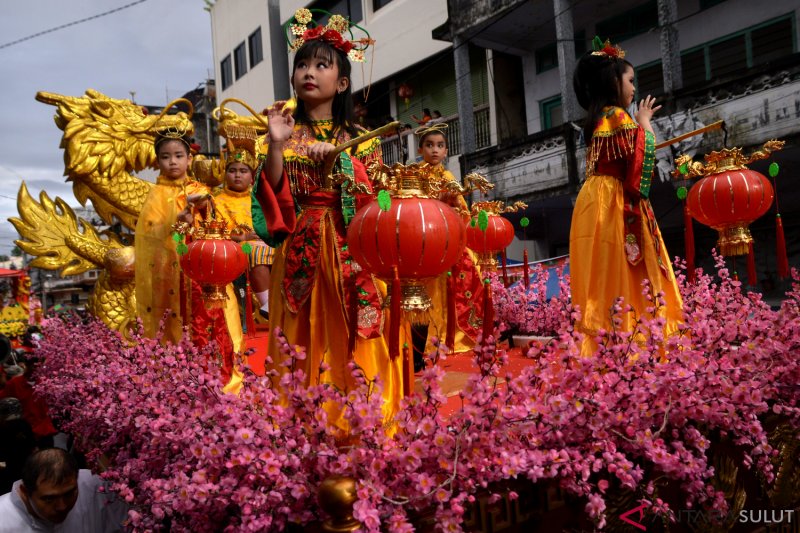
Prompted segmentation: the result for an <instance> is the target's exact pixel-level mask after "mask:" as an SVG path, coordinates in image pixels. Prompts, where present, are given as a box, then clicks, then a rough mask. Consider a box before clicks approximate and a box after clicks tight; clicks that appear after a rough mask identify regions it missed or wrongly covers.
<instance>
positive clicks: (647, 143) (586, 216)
mask: <svg viewBox="0 0 800 533" xmlns="http://www.w3.org/2000/svg"><path fill="white" fill-rule="evenodd" d="M624 57H625V53H624V52H623V51H622V50H621V49H620V48H619V47H614V46H611V44H610V43H608V41H606V42H605V43H600V42H599V39H598V38H595V50H594V51H593V52H588V53H587V54H585V55H584V56H583V57H581V59H580V60H579V62H578V65H577V67H576V69H575V75H574V78H573V85H574V88H575V93H576V94H577V97H578V102H579V103H580V105H581V106H582V107H583V108H584V109H586V110H587V111H588V117H587V119H586V125H585V127H584V138H585V139H587V151H586V181H585V183H584V184H583V187H582V188H581V190H580V193H579V194H578V199H577V201H576V202H575V209H574V211H573V214H572V226H571V228H570V239H569V241H570V242H569V253H570V280H571V281H570V283H571V291H572V302H573V304H575V305H576V306H577V307H579V308H580V312H581V320H580V322H579V323H578V324H576V327H577V329H578V330H579V331H581V332H582V333H584V334H585V335H586V338H585V340H584V344H583V346H582V353H583V354H584V355H588V354H591V353H593V352H594V350H595V348H596V344H595V342H594V340H593V337H594V336H595V335H597V333H598V331H599V330H601V329H605V330H607V331H611V330H612V328H616V329H617V330H623V331H632V330H633V328H634V325H635V321H636V319H637V318H638V317H642V316H644V315H646V314H647V308H648V307H651V306H653V305H654V304H653V302H650V301H648V300H647V299H646V298H645V296H644V295H643V294H642V281H643V280H644V279H649V280H650V283H651V286H652V292H653V294H656V293H658V292H659V291H663V292H664V301H665V303H666V305H665V306H663V307H661V308H660V310H659V312H658V316H660V317H663V318H664V319H665V320H666V324H665V328H664V333H665V335H668V334H671V333H673V332H675V331H677V328H678V323H679V322H680V320H681V318H682V301H681V297H680V293H679V290H678V285H677V282H676V280H675V274H674V273H673V271H672V266H671V263H670V260H669V255H668V254H667V250H666V247H665V246H664V241H663V240H662V238H661V232H660V231H659V229H658V224H656V219H655V216H654V215H653V210H652V207H651V206H650V201H649V199H648V197H649V194H650V182H651V179H652V175H653V165H654V162H655V144H656V143H655V135H654V133H653V128H652V126H651V124H650V119H651V118H652V116H653V114H654V113H655V112H656V111H658V110H659V109H660V108H661V106H657V105H655V99H654V98H652V97H650V96H647V97H646V98H645V99H643V100H642V101H641V102H640V103H639V106H638V111H637V112H636V122H634V121H633V119H632V118H631V117H630V115H628V113H627V112H626V111H625V108H627V107H628V106H630V105H631V104H632V103H633V96H634V84H633V81H634V72H633V66H632V65H631V64H630V63H629V62H627V61H625V59H624ZM619 296H621V297H623V298H624V302H625V304H629V305H631V306H632V307H633V309H634V311H635V313H624V314H622V315H621V317H620V318H621V319H622V321H621V323H620V324H618V325H613V324H612V319H611V308H612V306H613V305H614V301H615V299H616V298H617V297H619Z"/></svg>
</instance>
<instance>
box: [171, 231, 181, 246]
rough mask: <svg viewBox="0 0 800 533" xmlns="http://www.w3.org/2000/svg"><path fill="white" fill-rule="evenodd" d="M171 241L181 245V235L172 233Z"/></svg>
mask: <svg viewBox="0 0 800 533" xmlns="http://www.w3.org/2000/svg"><path fill="white" fill-rule="evenodd" d="M172 240H173V241H175V242H176V243H181V242H183V235H181V234H180V233H178V232H177V231H175V232H173V233H172Z"/></svg>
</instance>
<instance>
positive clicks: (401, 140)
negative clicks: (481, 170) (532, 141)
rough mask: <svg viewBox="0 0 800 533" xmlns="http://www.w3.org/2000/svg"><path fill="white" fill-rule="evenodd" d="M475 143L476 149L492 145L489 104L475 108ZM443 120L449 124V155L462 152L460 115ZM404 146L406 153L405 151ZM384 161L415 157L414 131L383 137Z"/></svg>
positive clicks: (401, 161)
mask: <svg viewBox="0 0 800 533" xmlns="http://www.w3.org/2000/svg"><path fill="white" fill-rule="evenodd" d="M474 113H475V145H476V149H481V148H486V147H487V146H489V145H491V142H492V136H491V128H490V124H489V105H488V104H484V105H481V106H478V107H476V108H475V111H474ZM441 121H442V122H444V123H445V124H447V146H448V152H449V155H450V156H451V157H452V156H454V155H459V154H461V131H460V130H459V126H460V124H459V118H458V115H450V116H447V117H443V118H442V119H441ZM403 147H405V148H406V153H405V154H404V153H403ZM381 149H382V150H383V162H384V163H385V164H387V165H393V164H395V163H398V162H400V163H405V162H406V161H405V160H407V159H413V157H414V156H415V155H416V153H417V145H416V139H415V138H414V134H413V132H408V131H407V132H404V133H401V134H399V135H392V136H390V137H384V138H383V139H381Z"/></svg>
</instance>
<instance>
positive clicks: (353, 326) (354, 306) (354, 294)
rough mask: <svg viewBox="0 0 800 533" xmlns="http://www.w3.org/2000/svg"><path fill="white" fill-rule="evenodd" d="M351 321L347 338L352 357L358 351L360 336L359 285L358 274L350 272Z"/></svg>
mask: <svg viewBox="0 0 800 533" xmlns="http://www.w3.org/2000/svg"><path fill="white" fill-rule="evenodd" d="M349 307H350V309H349V310H350V323H349V324H348V329H349V330H350V331H349V332H348V333H349V336H348V338H347V353H348V354H349V356H350V358H351V359H352V358H353V356H354V355H355V353H356V337H357V336H358V285H357V284H356V275H355V274H353V273H351V274H350V305H349Z"/></svg>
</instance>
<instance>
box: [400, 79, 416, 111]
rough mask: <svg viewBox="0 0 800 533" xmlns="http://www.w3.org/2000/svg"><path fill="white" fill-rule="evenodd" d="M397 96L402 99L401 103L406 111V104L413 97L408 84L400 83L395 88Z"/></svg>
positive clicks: (412, 91) (412, 90)
mask: <svg viewBox="0 0 800 533" xmlns="http://www.w3.org/2000/svg"><path fill="white" fill-rule="evenodd" d="M397 96H399V97H400V98H402V99H403V103H405V104H406V109H408V104H410V103H411V99H412V98H413V97H414V89H413V88H412V87H411V85H409V84H408V83H402V84H400V86H399V87H398V88H397Z"/></svg>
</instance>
